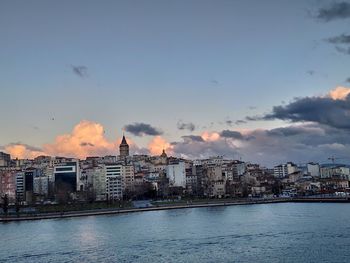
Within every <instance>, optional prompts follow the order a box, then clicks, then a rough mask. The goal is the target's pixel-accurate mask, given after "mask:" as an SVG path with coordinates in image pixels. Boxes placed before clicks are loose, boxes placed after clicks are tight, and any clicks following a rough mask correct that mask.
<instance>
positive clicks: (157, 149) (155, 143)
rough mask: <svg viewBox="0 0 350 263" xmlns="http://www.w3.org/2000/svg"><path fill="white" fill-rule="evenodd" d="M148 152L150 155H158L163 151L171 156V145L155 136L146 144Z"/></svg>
mask: <svg viewBox="0 0 350 263" xmlns="http://www.w3.org/2000/svg"><path fill="white" fill-rule="evenodd" d="M148 150H149V152H150V153H151V154H152V155H160V154H161V153H162V151H163V150H165V151H166V152H167V153H168V154H170V155H171V153H172V152H173V151H172V145H171V144H170V143H168V142H167V141H166V140H165V139H164V138H163V137H161V136H155V137H154V138H153V139H152V140H151V142H150V143H149V144H148Z"/></svg>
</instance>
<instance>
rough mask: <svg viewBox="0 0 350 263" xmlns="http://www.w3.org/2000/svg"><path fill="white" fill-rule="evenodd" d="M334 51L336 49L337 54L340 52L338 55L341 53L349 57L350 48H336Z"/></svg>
mask: <svg viewBox="0 0 350 263" xmlns="http://www.w3.org/2000/svg"><path fill="white" fill-rule="evenodd" d="M335 49H336V50H337V51H338V52H340V53H343V54H346V55H350V47H348V48H345V47H339V46H336V47H335Z"/></svg>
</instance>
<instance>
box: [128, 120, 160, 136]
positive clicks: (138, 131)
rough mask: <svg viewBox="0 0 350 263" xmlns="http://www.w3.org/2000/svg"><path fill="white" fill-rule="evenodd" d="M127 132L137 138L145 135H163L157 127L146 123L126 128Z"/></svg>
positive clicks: (130, 125)
mask: <svg viewBox="0 0 350 263" xmlns="http://www.w3.org/2000/svg"><path fill="white" fill-rule="evenodd" d="M124 129H125V131H127V132H129V133H131V134H133V135H135V136H144V135H151V136H156V135H162V134H163V132H162V131H161V130H159V129H157V128H155V127H152V126H151V125H149V124H146V123H133V124H129V125H126V126H124Z"/></svg>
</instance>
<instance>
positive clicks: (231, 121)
mask: <svg viewBox="0 0 350 263" xmlns="http://www.w3.org/2000/svg"><path fill="white" fill-rule="evenodd" d="M225 123H226V124H227V125H228V126H232V125H233V123H234V122H233V120H226V121H225Z"/></svg>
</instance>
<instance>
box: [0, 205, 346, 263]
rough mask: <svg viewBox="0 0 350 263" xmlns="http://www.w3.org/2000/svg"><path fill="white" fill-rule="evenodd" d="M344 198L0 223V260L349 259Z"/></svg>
mask: <svg viewBox="0 0 350 263" xmlns="http://www.w3.org/2000/svg"><path fill="white" fill-rule="evenodd" d="M349 260H350V204H325V203H309V204H307V203H294V204H293V203H281V204H264V205H249V206H230V207H216V208H195V209H182V210H168V211H153V212H144V213H132V214H124V215H111V216H91V217H82V218H71V219H54V220H41V221H27V222H13V223H6V224H0V262H26V263H27V262H45V263H46V262H152V263H154V262H269V263H271V262H349Z"/></svg>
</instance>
